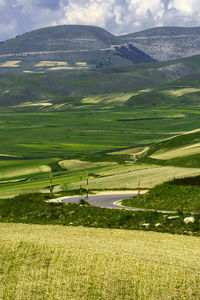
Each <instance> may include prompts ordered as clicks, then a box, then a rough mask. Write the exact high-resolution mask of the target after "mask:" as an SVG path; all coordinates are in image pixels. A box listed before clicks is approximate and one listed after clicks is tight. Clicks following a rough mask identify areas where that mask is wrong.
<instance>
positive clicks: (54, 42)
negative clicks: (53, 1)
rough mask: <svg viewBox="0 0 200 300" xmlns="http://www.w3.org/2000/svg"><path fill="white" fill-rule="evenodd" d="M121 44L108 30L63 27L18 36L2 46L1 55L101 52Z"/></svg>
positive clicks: (80, 26) (71, 26) (74, 26)
mask: <svg viewBox="0 0 200 300" xmlns="http://www.w3.org/2000/svg"><path fill="white" fill-rule="evenodd" d="M119 43H121V40H120V38H117V37H115V36H114V35H112V34H111V33H109V32H107V31H106V30H104V29H102V28H99V27H95V26H84V25H62V26H55V27H47V28H42V29H38V30H35V31H31V32H28V33H25V34H22V35H20V36H17V37H15V38H13V39H10V40H8V41H5V42H2V43H1V45H0V54H9V53H21V52H35V51H62V50H68V51H72V50H99V49H102V48H107V47H111V45H113V44H114V45H118V44H119Z"/></svg>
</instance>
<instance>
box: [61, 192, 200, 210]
mask: <svg viewBox="0 0 200 300" xmlns="http://www.w3.org/2000/svg"><path fill="white" fill-rule="evenodd" d="M134 196H137V194H133V193H127V194H124V193H123V194H105V195H90V196H89V197H88V202H89V204H90V205H92V206H98V207H104V208H115V209H126V210H135V211H157V212H161V213H172V214H175V213H178V212H177V211H167V210H154V209H148V208H137V207H127V206H122V205H117V202H119V201H122V200H124V199H131V198H133V197H134ZM81 199H85V200H86V196H69V197H62V198H59V199H57V201H59V202H63V203H79V201H80V200H81ZM184 213H193V214H200V213H198V212H184Z"/></svg>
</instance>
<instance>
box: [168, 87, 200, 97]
mask: <svg viewBox="0 0 200 300" xmlns="http://www.w3.org/2000/svg"><path fill="white" fill-rule="evenodd" d="M197 92H200V89H196V88H183V89H178V90H167V91H163V93H165V94H168V95H171V96H175V97H181V96H183V95H185V94H191V93H197Z"/></svg>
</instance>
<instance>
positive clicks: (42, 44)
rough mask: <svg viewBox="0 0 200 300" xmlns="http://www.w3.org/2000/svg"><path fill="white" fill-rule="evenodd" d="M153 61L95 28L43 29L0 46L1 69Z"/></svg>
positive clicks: (80, 26) (74, 66)
mask: <svg viewBox="0 0 200 300" xmlns="http://www.w3.org/2000/svg"><path fill="white" fill-rule="evenodd" d="M153 61H155V60H154V59H153V58H151V57H149V55H147V54H145V53H144V52H142V51H141V50H139V49H137V48H136V47H134V46H133V45H131V44H130V45H124V42H123V41H122V40H121V39H120V38H118V37H116V36H114V35H112V34H111V33H109V32H107V31H106V30H104V29H102V28H99V27H95V26H84V25H63V26H54V27H48V28H42V29H38V30H35V31H32V32H28V33H25V34H22V35H20V36H16V37H15V38H12V39H10V40H7V41H3V42H1V43H0V69H2V68H3V69H12V67H13V68H17V69H19V70H20V69H22V70H29V71H30V70H32V69H33V68H34V67H37V70H41V67H45V66H47V67H48V66H49V64H50V66H51V67H52V70H53V67H54V68H57V69H58V68H59V69H69V68H80V67H105V66H121V65H122V66H123V65H125V66H126V65H130V64H133V63H134V64H137V63H144V62H153ZM13 62H15V63H14V66H13V65H12V63H13Z"/></svg>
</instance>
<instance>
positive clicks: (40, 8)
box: [0, 0, 200, 41]
mask: <svg viewBox="0 0 200 300" xmlns="http://www.w3.org/2000/svg"><path fill="white" fill-rule="evenodd" d="M63 24H83V25H96V26H100V27H103V28H104V29H106V30H108V31H110V32H112V33H113V34H116V35H120V34H126V33H132V32H136V31H140V30H143V29H148V28H152V27H157V26H186V27H195V26H200V0H0V41H2V40H6V39H9V38H11V37H14V36H16V35H19V34H22V33H24V32H28V31H31V30H35V29H38V28H42V27H48V26H56V25H63Z"/></svg>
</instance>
